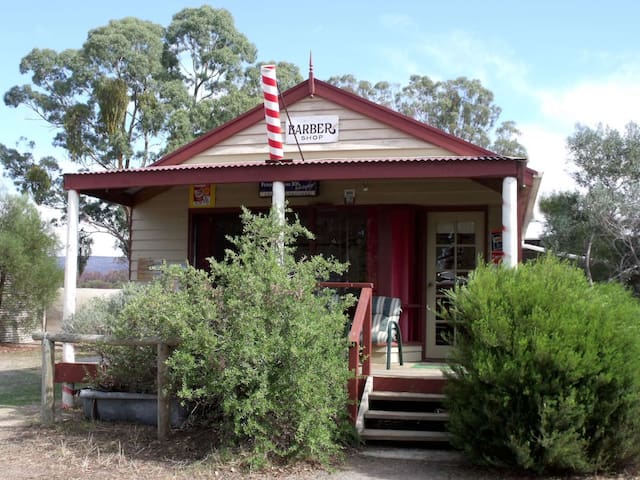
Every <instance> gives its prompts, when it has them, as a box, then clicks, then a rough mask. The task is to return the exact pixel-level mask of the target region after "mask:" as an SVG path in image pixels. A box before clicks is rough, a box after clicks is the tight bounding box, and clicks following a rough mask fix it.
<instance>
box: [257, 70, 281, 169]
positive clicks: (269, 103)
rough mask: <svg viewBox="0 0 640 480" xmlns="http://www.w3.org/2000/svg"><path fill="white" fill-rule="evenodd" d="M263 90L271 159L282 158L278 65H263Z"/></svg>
mask: <svg viewBox="0 0 640 480" xmlns="http://www.w3.org/2000/svg"><path fill="white" fill-rule="evenodd" d="M260 73H261V75H262V92H263V93H264V118H265V120H266V122H267V138H268V141H269V159H271V160H282V158H283V157H284V152H283V149H282V126H281V124H280V104H279V103H278V82H277V80H276V66H275V65H263V66H262V67H261V68H260Z"/></svg>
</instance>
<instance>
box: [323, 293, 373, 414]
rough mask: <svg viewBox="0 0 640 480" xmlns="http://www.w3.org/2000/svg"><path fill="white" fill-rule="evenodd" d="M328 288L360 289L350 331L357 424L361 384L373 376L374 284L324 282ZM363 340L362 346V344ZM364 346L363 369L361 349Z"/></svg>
mask: <svg viewBox="0 0 640 480" xmlns="http://www.w3.org/2000/svg"><path fill="white" fill-rule="evenodd" d="M320 286H321V287H327V288H359V289H360V297H359V298H358V304H357V305H356V312H355V314H354V315H353V323H352V324H351V329H350V330H349V343H350V345H349V371H350V372H351V373H352V375H351V377H350V378H349V384H348V386H347V388H348V392H349V416H350V417H351V420H352V421H353V423H354V424H355V422H356V418H357V417H358V402H359V401H360V390H361V389H360V384H361V383H362V382H364V381H365V380H366V378H367V377H368V376H369V375H370V374H371V299H372V296H373V283H349V282H322V283H320ZM360 338H362V344H361V343H360ZM361 346H362V358H363V360H362V368H360V347H361Z"/></svg>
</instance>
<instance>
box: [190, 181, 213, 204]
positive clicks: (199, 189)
mask: <svg viewBox="0 0 640 480" xmlns="http://www.w3.org/2000/svg"><path fill="white" fill-rule="evenodd" d="M215 206H216V186H215V185H213V184H210V183H202V184H199V185H191V186H190V187H189V207H191V208H211V207H215Z"/></svg>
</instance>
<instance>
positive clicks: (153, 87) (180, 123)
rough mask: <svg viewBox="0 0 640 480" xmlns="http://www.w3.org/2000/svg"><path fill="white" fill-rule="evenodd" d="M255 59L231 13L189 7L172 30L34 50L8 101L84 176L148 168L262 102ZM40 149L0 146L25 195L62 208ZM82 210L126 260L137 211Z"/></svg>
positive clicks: (118, 28)
mask: <svg viewBox="0 0 640 480" xmlns="http://www.w3.org/2000/svg"><path fill="white" fill-rule="evenodd" d="M255 57H256V47H255V46H254V45H253V44H252V43H251V42H249V40H248V39H247V38H246V36H245V35H244V34H242V33H240V32H239V31H238V30H237V29H236V28H235V26H234V23H233V18H232V16H231V14H230V13H229V12H228V11H226V10H224V9H214V8H212V7H210V6H207V5H204V6H202V7H199V8H185V9H183V10H181V11H180V12H178V13H177V14H176V15H174V17H173V19H172V21H171V23H170V24H169V25H168V27H166V28H165V27H163V26H161V25H158V24H155V23H152V22H148V21H145V20H140V19H137V18H131V17H127V18H123V19H120V20H112V21H110V22H109V23H108V24H107V25H105V26H102V27H98V28H95V29H93V30H90V31H89V32H88V34H87V39H86V41H85V42H84V44H83V45H82V46H81V48H79V49H69V50H65V51H62V52H56V51H54V50H50V49H38V48H36V49H33V50H32V51H31V52H29V53H28V54H27V55H26V56H25V57H24V58H23V59H22V61H21V63H20V72H21V73H23V74H29V75H31V82H30V83H28V84H26V85H16V86H14V87H12V88H11V89H10V90H9V91H8V92H6V94H5V96H4V101H5V104H6V105H8V106H11V107H18V106H26V107H28V108H30V109H31V110H33V111H34V112H35V113H36V114H37V115H38V117H39V118H41V119H42V120H44V121H45V122H46V123H48V124H49V125H50V126H51V127H53V130H54V132H55V133H54V138H53V144H54V145H55V146H58V147H61V148H62V149H63V150H64V151H65V153H66V155H67V156H68V159H70V160H71V161H73V162H75V163H77V164H78V165H79V166H80V169H83V170H95V169H105V170H113V169H127V168H134V167H144V166H145V165H148V164H149V163H150V162H152V161H154V160H156V159H157V158H159V157H160V156H161V155H163V154H164V153H166V152H167V151H169V150H172V149H175V148H177V147H179V146H181V145H183V144H185V143H187V142H188V141H190V140H192V139H193V138H195V137H196V136H198V135H200V134H202V133H204V132H206V131H207V130H209V129H211V128H213V127H215V126H217V125H220V124H221V123H223V122H225V121H228V120H230V119H232V118H234V117H235V116H237V115H239V114H240V113H242V112H244V111H245V110H247V109H249V108H251V107H253V106H255V105H257V104H258V103H260V102H261V100H262V92H261V90H260V89H259V83H258V84H257V86H258V88H256V78H257V79H258V82H259V66H260V64H254V63H253V62H255ZM278 66H279V67H280V68H281V72H282V80H283V81H284V84H285V85H289V86H290V85H292V84H294V83H297V82H299V81H300V80H301V78H302V77H301V75H300V73H299V71H298V69H297V67H295V66H293V65H291V64H289V63H286V62H280V63H278ZM256 72H258V73H256ZM32 149H33V144H32V143H29V142H26V145H24V144H22V145H20V146H19V147H18V148H11V147H7V146H5V145H0V162H2V165H3V166H4V167H5V169H6V171H7V175H8V176H10V177H11V178H13V179H14V182H15V184H16V186H17V187H18V189H19V190H20V191H21V192H24V193H29V194H30V195H32V198H33V199H34V200H35V201H36V202H38V203H41V204H46V205H49V206H53V207H55V208H59V209H62V208H64V205H65V201H66V200H65V198H64V195H63V192H62V189H61V179H60V173H61V172H60V168H59V161H58V159H56V158H53V157H46V158H42V159H36V158H34V156H33V154H32ZM81 207H82V210H83V213H84V218H85V219H86V220H87V221H89V222H90V223H92V224H93V225H95V226H97V227H100V228H102V229H105V230H106V231H108V232H109V233H111V234H112V235H113V236H114V237H115V238H116V240H117V245H118V246H119V247H120V248H121V249H122V250H123V252H124V253H125V254H127V253H128V232H127V225H128V224H129V210H128V209H126V208H122V207H119V206H116V205H109V204H105V203H104V202H100V201H97V200H90V199H83V204H82V205H81Z"/></svg>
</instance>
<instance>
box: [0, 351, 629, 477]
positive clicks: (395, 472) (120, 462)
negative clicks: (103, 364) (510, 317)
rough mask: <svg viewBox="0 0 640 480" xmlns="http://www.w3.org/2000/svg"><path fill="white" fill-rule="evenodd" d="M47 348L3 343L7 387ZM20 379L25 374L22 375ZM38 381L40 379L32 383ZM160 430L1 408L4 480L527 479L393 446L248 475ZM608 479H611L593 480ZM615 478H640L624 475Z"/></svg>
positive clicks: (197, 439)
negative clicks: (328, 462)
mask: <svg viewBox="0 0 640 480" xmlns="http://www.w3.org/2000/svg"><path fill="white" fill-rule="evenodd" d="M39 367H40V355H39V349H38V348H37V347H36V348H29V347H15V346H7V345H4V346H3V345H2V344H0V387H2V386H4V387H5V388H6V387H7V386H8V384H7V382H17V381H20V379H21V378H28V375H26V373H33V372H34V371H38V370H39ZM20 372H25V374H24V375H21V374H20ZM31 381H32V380H31ZM155 435H156V432H155V429H154V428H153V427H144V426H136V425H127V424H110V423H102V422H95V423H92V422H90V421H87V420H85V419H84V418H82V415H81V412H80V411H79V410H75V409H74V410H71V411H64V412H63V411H59V412H58V418H57V421H56V423H55V425H53V426H43V425H41V424H40V423H39V405H38V404H37V400H36V401H35V402H33V403H31V404H29V405H25V406H10V405H2V404H0V478H3V479H16V480H22V479H68V480H71V479H83V480H86V479H89V478H90V479H113V478H119V479H123V480H128V479H167V480H168V479H189V480H198V479H205V478H206V479H209V478H211V479H218V478H220V479H230V480H235V479H300V480H311V479H325V480H339V479H344V480H366V479H370V480H372V479H392V480H393V479H397V480H401V479H402V480H412V479H432V480H441V479H442V480H444V479H462V480H465V479H468V480H471V479H474V480H476V479H477V480H482V479H487V480H488V479H495V478H503V479H520V480H522V479H524V478H527V477H523V476H518V475H509V474H507V473H505V472H499V471H491V470H487V469H479V468H476V467H474V466H472V465H470V464H469V463H467V462H466V461H465V459H464V458H463V457H462V456H461V455H460V454H459V453H458V452H456V451H453V450H444V451H443V450H429V449H406V448H405V449H402V448H400V449H399V448H390V447H385V446H379V447H366V448H362V449H358V450H353V451H350V452H348V453H347V454H346V456H345V458H344V460H343V461H341V462H338V463H336V464H335V465H334V466H333V467H331V468H324V467H321V466H319V465H312V464H306V463H300V464H296V465H292V466H286V467H273V468H270V469H268V470H266V471H262V472H247V471H244V470H242V469H241V467H240V465H241V460H242V458H238V457H237V456H236V457H234V456H233V454H231V453H226V454H225V453H224V452H223V453H220V452H215V451H214V452H213V453H212V449H211V447H210V445H211V440H212V439H211V438H210V435H211V434H210V432H208V431H198V432H193V431H190V432H180V431H174V432H173V433H172V437H171V439H170V440H169V441H167V442H159V441H158V440H157V439H156V438H155ZM596 478H598V479H602V480H605V478H608V477H590V479H591V480H595V479H596ZM615 478H618V479H620V478H638V477H634V476H632V475H621V476H617V477H615Z"/></svg>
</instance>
